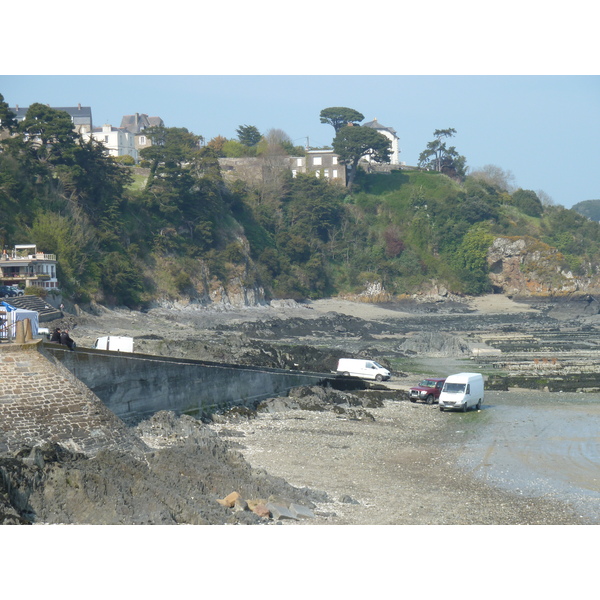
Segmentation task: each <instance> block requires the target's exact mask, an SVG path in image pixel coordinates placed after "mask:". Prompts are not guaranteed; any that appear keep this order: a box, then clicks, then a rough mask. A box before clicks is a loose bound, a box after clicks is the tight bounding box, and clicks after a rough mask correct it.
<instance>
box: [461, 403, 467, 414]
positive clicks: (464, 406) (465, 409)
mask: <svg viewBox="0 0 600 600" xmlns="http://www.w3.org/2000/svg"><path fill="white" fill-rule="evenodd" d="M467 408H468V406H467V403H466V402H465V403H464V404H463V406H462V411H463V412H467Z"/></svg>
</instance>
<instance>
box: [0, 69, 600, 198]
mask: <svg viewBox="0 0 600 600" xmlns="http://www.w3.org/2000/svg"><path fill="white" fill-rule="evenodd" d="M0 93H1V94H2V95H3V96H4V99H5V101H6V102H7V103H8V104H9V106H11V107H14V106H16V105H18V106H20V107H24V106H29V105H30V104H32V103H34V102H42V103H45V104H49V105H50V106H77V104H81V105H82V106H90V107H91V109H92V118H93V123H94V125H95V126H101V125H103V124H111V125H114V126H116V127H118V126H119V125H120V124H121V119H122V117H123V116H124V115H129V114H134V113H136V112H137V113H140V114H142V113H145V114H147V115H149V116H159V117H161V118H162V119H163V121H164V122H165V125H166V126H167V127H185V128H187V129H188V130H190V131H192V132H193V133H195V134H198V135H201V136H203V137H204V138H205V140H206V141H208V140H210V139H211V138H213V137H215V136H218V135H222V136H225V137H227V138H234V139H235V138H237V133H236V129H237V128H238V127H239V126H240V125H254V126H256V127H257V128H258V130H259V131H260V132H261V133H266V132H267V131H268V130H269V129H281V130H283V131H284V132H285V133H286V134H287V135H288V136H289V137H290V138H291V139H292V141H293V142H294V144H295V145H299V146H305V145H306V144H307V142H308V144H309V145H310V146H313V147H314V146H317V147H318V146H324V145H331V142H332V139H333V135H334V130H333V127H332V126H331V125H328V124H323V123H321V122H320V117H319V115H320V112H321V110H322V109H324V108H327V107H332V106H345V107H349V108H353V109H355V110H357V111H359V112H360V113H361V114H363V115H364V117H365V120H364V121H363V122H367V121H371V120H372V119H374V118H376V119H377V120H378V121H379V123H380V124H382V125H385V126H387V127H392V128H393V129H395V131H396V133H397V135H398V136H399V137H400V149H401V155H400V160H401V161H403V162H405V163H406V164H407V165H416V164H417V162H418V157H419V154H420V153H421V151H422V150H424V149H425V147H426V145H427V142H429V141H430V140H432V139H433V138H434V136H433V132H434V130H436V129H447V128H454V129H455V130H456V135H455V136H454V137H453V138H451V139H450V140H448V144H449V145H454V146H455V147H456V150H457V151H458V152H459V154H462V155H464V156H465V157H466V159H467V165H468V167H469V169H470V170H471V171H473V170H477V169H478V168H481V167H483V166H485V165H495V166H497V167H500V168H501V169H503V170H504V171H506V172H509V173H510V174H512V176H513V179H512V182H511V183H512V184H513V185H514V186H515V187H521V188H523V189H530V190H534V191H536V192H537V191H540V190H541V191H543V192H545V194H547V195H548V196H549V197H550V198H551V199H552V201H553V202H554V203H555V204H560V205H563V206H565V207H567V208H570V207H571V206H572V205H573V204H575V203H577V202H580V201H582V200H591V199H600V176H599V175H598V165H599V164H600V144H598V140H599V139H600V77H599V76H597V75H587V76H586V75H534V76H529V75H516V76H515V75H4V76H2V75H0Z"/></svg>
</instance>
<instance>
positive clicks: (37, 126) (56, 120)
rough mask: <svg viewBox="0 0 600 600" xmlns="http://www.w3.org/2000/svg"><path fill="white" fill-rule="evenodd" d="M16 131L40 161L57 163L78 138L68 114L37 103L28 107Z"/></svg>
mask: <svg viewBox="0 0 600 600" xmlns="http://www.w3.org/2000/svg"><path fill="white" fill-rule="evenodd" d="M18 129H19V132H21V133H23V134H25V136H26V138H27V143H28V145H29V147H30V148H32V149H35V153H36V155H37V158H38V159H39V160H41V161H46V160H49V161H51V162H56V161H59V160H60V156H61V155H62V154H63V153H64V151H65V150H66V149H68V148H69V147H72V146H74V145H75V140H76V139H77V138H78V134H77V132H75V131H74V130H73V123H72V122H71V117H70V116H69V114H68V113H66V112H64V111H62V110H56V109H54V108H50V107H49V106H46V105H45V104H39V103H35V104H32V105H31V106H30V107H29V109H28V110H27V114H26V115H25V119H24V120H23V121H22V122H21V123H19V127H18Z"/></svg>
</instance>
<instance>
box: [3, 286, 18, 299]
mask: <svg viewBox="0 0 600 600" xmlns="http://www.w3.org/2000/svg"><path fill="white" fill-rule="evenodd" d="M16 295H17V292H15V290H13V289H12V288H11V287H8V286H7V285H0V298H14V297H15V296H16Z"/></svg>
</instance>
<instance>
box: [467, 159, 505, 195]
mask: <svg viewBox="0 0 600 600" xmlns="http://www.w3.org/2000/svg"><path fill="white" fill-rule="evenodd" d="M469 177H472V178H473V179H478V180H481V181H483V182H485V183H487V184H489V185H493V186H494V187H496V188H498V190H500V191H501V192H510V191H511V190H512V183H511V182H512V181H514V179H515V176H514V175H513V174H512V173H511V172H510V171H505V170H504V169H502V168H500V167H497V166H496V165H484V166H483V167H481V168H480V169H477V170H476V171H471V172H470V173H469Z"/></svg>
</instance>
